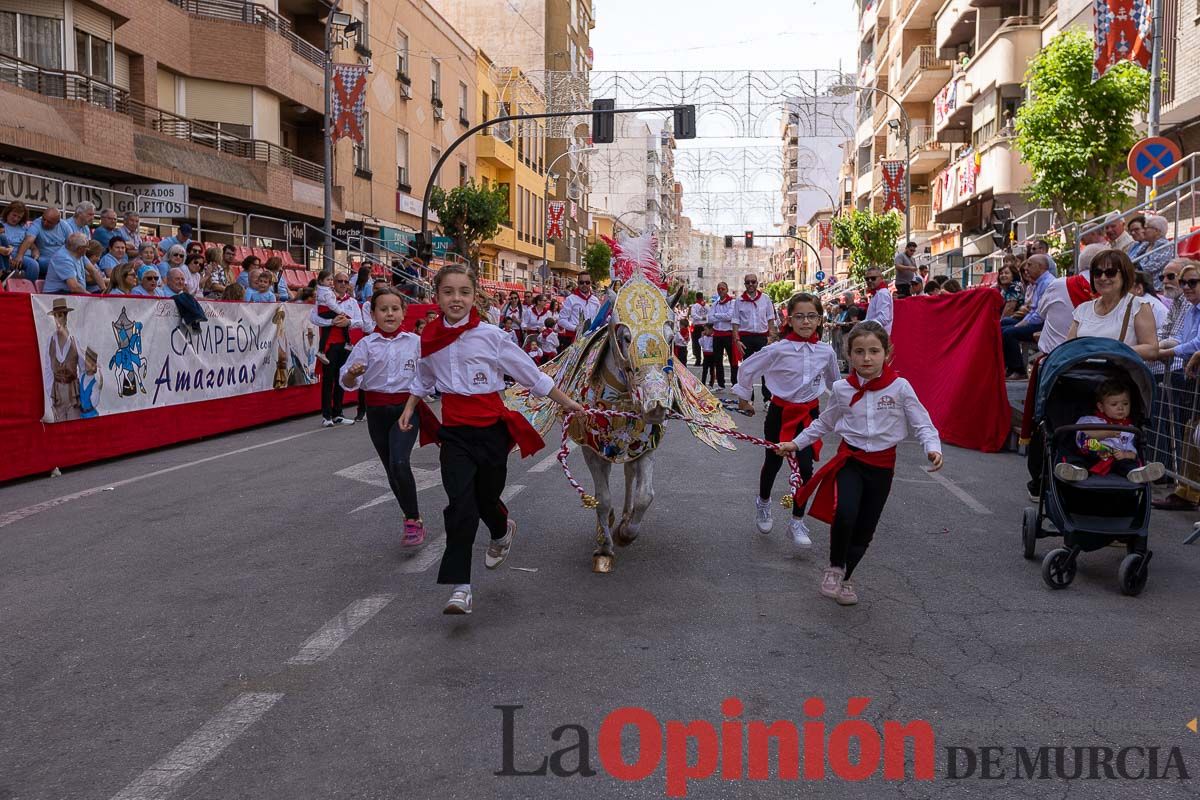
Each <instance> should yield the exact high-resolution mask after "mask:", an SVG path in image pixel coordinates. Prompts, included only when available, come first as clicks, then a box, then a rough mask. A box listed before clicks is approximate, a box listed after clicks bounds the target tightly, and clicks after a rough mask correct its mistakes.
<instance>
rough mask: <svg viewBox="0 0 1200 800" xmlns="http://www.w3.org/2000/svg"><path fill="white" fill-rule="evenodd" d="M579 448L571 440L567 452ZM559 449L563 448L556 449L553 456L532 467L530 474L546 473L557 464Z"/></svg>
mask: <svg viewBox="0 0 1200 800" xmlns="http://www.w3.org/2000/svg"><path fill="white" fill-rule="evenodd" d="M577 447H578V445H577V444H575V440H574V439H570V440H568V441H567V450H568V451H571V450H574V449H575V448H577ZM559 449H561V448H558V447H556V448H554V452H553V453H552V454H550V455H548V456H546V457H545V458H543V459H542V460H541V461H539V462H538V463H536V464H534V465H533V466H532V467H530V468H529V472H545V471H546V470H548V469H550V467H552V466H553V465H555V464H557V463H558V451H559Z"/></svg>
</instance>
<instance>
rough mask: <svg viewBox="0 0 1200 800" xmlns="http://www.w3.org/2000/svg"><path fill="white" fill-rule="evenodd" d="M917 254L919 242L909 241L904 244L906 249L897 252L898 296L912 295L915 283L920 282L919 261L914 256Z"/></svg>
mask: <svg viewBox="0 0 1200 800" xmlns="http://www.w3.org/2000/svg"><path fill="white" fill-rule="evenodd" d="M916 255H917V243H916V242H908V243H907V244H905V245H904V249H903V250H901V251H900V252H899V253H896V296H897V297H909V296H911V295H912V288H913V284H914V283H917V282H918V278H917V262H916V261H914V260H913V258H914V257H915V256H916Z"/></svg>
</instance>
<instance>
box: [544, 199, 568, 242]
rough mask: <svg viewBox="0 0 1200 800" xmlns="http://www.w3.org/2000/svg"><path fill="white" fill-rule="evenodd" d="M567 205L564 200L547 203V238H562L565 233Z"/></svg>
mask: <svg viewBox="0 0 1200 800" xmlns="http://www.w3.org/2000/svg"><path fill="white" fill-rule="evenodd" d="M566 211H567V206H566V204H565V203H563V202H562V201H556V202H553V203H547V204H546V238H547V239H561V238H562V235H563V226H562V224H563V215H564V214H566Z"/></svg>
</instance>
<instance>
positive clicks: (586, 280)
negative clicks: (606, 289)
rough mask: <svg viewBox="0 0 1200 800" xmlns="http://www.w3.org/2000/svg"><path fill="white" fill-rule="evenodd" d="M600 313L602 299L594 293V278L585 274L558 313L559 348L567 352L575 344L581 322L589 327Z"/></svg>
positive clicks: (580, 277) (581, 276)
mask: <svg viewBox="0 0 1200 800" xmlns="http://www.w3.org/2000/svg"><path fill="white" fill-rule="evenodd" d="M599 313H600V298H599V297H598V296H596V295H595V294H593V293H592V276H591V275H588V274H587V273H584V274H583V275H580V276H579V281H578V285H577V286H576V287H575V288H574V289H573V290H572V291H571V293H570V294H569V295H567V299H566V300H563V304H562V308H561V309H560V310H559V312H558V341H559V346H560V347H562V349H564V350H565V349H567V348H568V347H570V346H571V345H572V344H574V342H575V336H576V334H577V333H579V331H577V330H576V328H578V327H579V325H580V320H581V319H582V324H583V325H587V324H588V323H589V322H591V321H592V318H593V317H595V316H596V315H597V314H599Z"/></svg>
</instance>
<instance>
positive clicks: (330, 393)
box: [309, 272, 362, 428]
mask: <svg viewBox="0 0 1200 800" xmlns="http://www.w3.org/2000/svg"><path fill="white" fill-rule="evenodd" d="M333 293H334V296H335V298H336V300H337V302H336V303H335V304H334V306H333V308H332V309H331V310H332V311H336V312H338V315H337V316H336V317H334V318H333V319H325V318H323V317H321V316H320V315H319V314H318V313H317V306H316V305H314V306H313V307H312V311H311V312H310V314H309V321H310V322H312V324H314V325H317V326H319V327H322V328H329V327H332V328H333V330H332V331H331V332H330V334H329V338H328V339H327V340H326V342H325V357H326V358H328V359H329V363H328V364H325V365H324V366H323V367H322V370H321V418H322V423H321V424H322V425H323V426H324V427H326V428H330V427H333V426H334V425H353V424H354V420H352V419H346V418H345V417H344V416H342V385H341V382H340V380H339V376H340V375H341V371H342V367H343V366H345V364H346V359H347V358H349V357H350V330H351V329H352V328H356V329H358V330H362V309H360V308H359V306H358V301H357V300H355V299H354V293H353V292H352V291H351V289H350V276H349V275H348V274H346V273H345V272H339V273H337V274H336V275H335V276H334V278H333Z"/></svg>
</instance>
